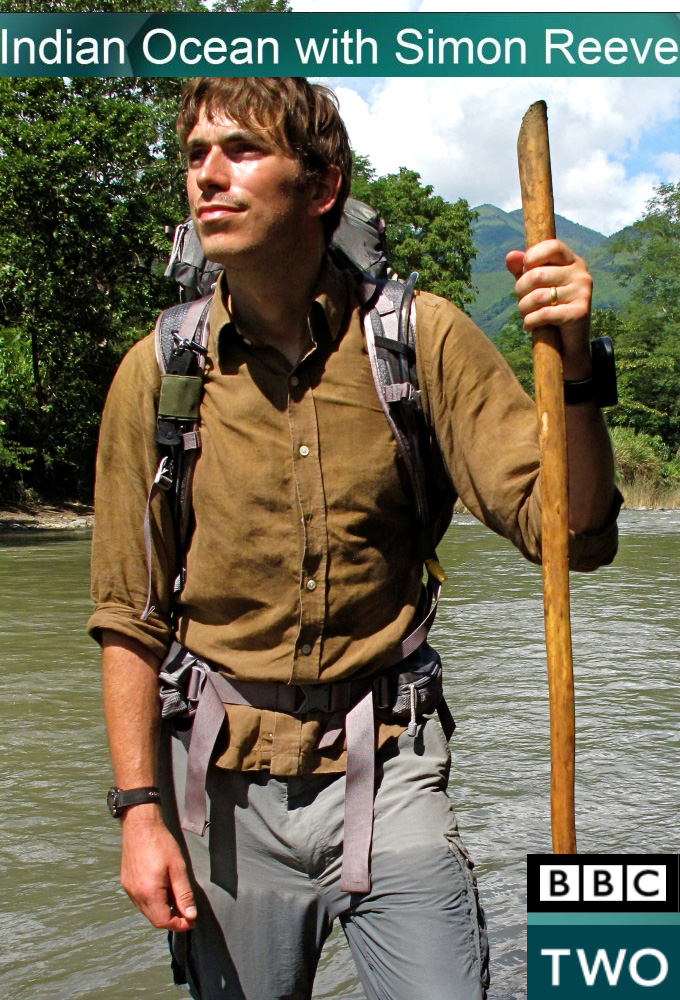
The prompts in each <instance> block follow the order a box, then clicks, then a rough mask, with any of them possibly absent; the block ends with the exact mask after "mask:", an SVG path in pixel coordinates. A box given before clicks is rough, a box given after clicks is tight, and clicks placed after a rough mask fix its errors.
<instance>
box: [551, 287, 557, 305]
mask: <svg viewBox="0 0 680 1000" xmlns="http://www.w3.org/2000/svg"><path fill="white" fill-rule="evenodd" d="M550 305H551V306H556V305H557V289H556V288H555V286H554V285H553V286H552V288H551V289H550Z"/></svg>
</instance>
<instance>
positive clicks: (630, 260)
mask: <svg viewBox="0 0 680 1000" xmlns="http://www.w3.org/2000/svg"><path fill="white" fill-rule="evenodd" d="M610 250H611V252H612V253H613V254H615V253H616V254H624V259H623V261H622V263H621V264H620V265H619V267H618V279H619V281H620V282H621V284H624V285H627V286H629V287H630V289H631V295H630V303H629V305H628V307H627V309H626V311H625V319H626V320H627V322H628V326H629V336H628V342H629V343H630V344H632V343H635V344H636V345H637V346H639V347H641V348H647V349H652V348H655V347H658V346H659V345H660V344H662V343H663V342H668V341H670V340H672V341H673V342H676V341H677V338H678V335H679V334H680V183H678V184H661V185H660V186H659V187H658V188H656V190H655V194H654V197H653V198H652V199H651V200H650V201H649V202H648V203H647V210H646V212H645V215H644V216H643V218H642V219H640V220H638V221H637V222H636V223H634V225H632V226H631V227H629V229H627V230H624V232H623V233H622V234H621V236H620V237H619V238H618V239H617V240H615V241H614V242H613V243H612V245H611V247H610Z"/></svg>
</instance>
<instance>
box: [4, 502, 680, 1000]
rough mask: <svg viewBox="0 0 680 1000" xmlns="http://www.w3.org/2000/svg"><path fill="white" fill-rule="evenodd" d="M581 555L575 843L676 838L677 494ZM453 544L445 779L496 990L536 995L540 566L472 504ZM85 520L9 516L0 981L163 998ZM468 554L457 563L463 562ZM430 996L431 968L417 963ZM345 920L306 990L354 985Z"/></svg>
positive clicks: (576, 591) (545, 756) (496, 996)
mask: <svg viewBox="0 0 680 1000" xmlns="http://www.w3.org/2000/svg"><path fill="white" fill-rule="evenodd" d="M621 536H622V537H621V546H620V551H619V555H618V557H617V559H616V562H615V563H614V565H613V566H611V567H608V568H606V569H604V570H601V571H599V572H598V573H596V574H594V575H584V576H580V575H572V629H573V639H574V664H575V677H576V714H577V831H578V846H579V850H580V851H581V852H584V853H585V852H594V853H606V852H658V853H663V852H672V853H676V852H678V851H680V832H679V830H678V813H679V809H680V767H678V762H679V754H678V751H679V723H680V685H679V684H678V660H679V658H680V657H679V654H678V650H679V649H680V611H679V609H680V512H678V511H660V512H659V511H657V512H647V511H640V512H638V511H627V512H624V513H623V515H622V517H621ZM440 555H441V557H442V562H443V563H444V565H445V566H446V567H447V569H448V570H449V572H450V575H451V580H450V582H449V583H448V584H447V586H446V588H445V595H446V596H445V597H444V599H443V602H442V610H441V612H440V615H439V618H438V622H437V625H436V629H435V631H436V642H437V645H438V647H439V649H440V650H441V652H442V654H443V657H444V660H445V663H446V665H447V671H446V673H447V690H448V699H449V704H450V705H451V707H452V710H453V712H454V715H455V717H456V721H457V723H458V729H457V732H456V734H455V736H454V739H453V743H452V751H453V770H452V779H451V789H450V792H451V795H452V796H453V799H454V801H455V804H456V810H457V813H458V818H459V824H460V827H461V831H462V834H463V837H464V839H465V841H466V843H467V846H468V847H469V849H470V851H471V853H472V855H473V857H474V859H475V861H476V863H477V869H476V870H477V875H478V878H479V883H480V891H481V895H482V900H483V904H484V906H485V908H486V912H487V917H488V921H489V927H490V940H491V959H492V987H491V992H490V998H491V1000H522V998H524V997H525V996H526V969H525V934H526V920H525V892H524V885H525V873H524V858H525V855H526V854H527V853H536V852H542V853H550V851H551V846H550V822H549V753H548V707H547V682H546V677H545V673H546V671H545V660H544V649H543V635H542V629H543V621H542V600H541V582H540V571H539V570H538V569H537V568H535V567H532V566H530V565H528V564H527V563H525V562H524V561H523V560H522V559H521V557H520V556H518V554H517V553H516V552H514V550H512V548H511V547H510V546H509V545H508V543H506V542H504V541H502V540H501V539H498V538H496V537H495V536H494V535H492V534H491V533H490V532H489V531H488V530H486V529H483V528H482V527H480V526H479V525H478V524H477V523H476V522H475V521H474V520H473V519H472V518H469V517H456V518H455V521H454V524H453V525H452V527H451V530H450V531H449V533H448V535H447V537H446V539H445V542H444V543H443V545H442V547H441V550H440ZM88 560H89V538H88V536H87V535H86V534H77V533H74V534H70V535H65V534H63V533H58V534H49V533H33V534H28V533H27V534H20V535H16V534H15V535H12V536H11V537H8V536H7V535H5V536H0V653H1V655H2V665H3V669H2V672H1V674H0V706H1V708H0V713H1V714H2V726H1V727H0V869H1V870H2V893H1V894H0V935H1V938H2V942H3V947H2V949H1V950H0V982H1V983H2V986H3V989H2V997H3V998H6V1000H95V998H97V1000H132V998H136V997H144V998H145V1000H164V998H173V997H178V998H179V997H181V996H183V995H184V994H182V993H179V992H177V991H176V990H175V989H174V988H173V987H172V986H171V985H170V973H169V966H168V962H167V960H166V951H165V942H164V936H163V934H162V933H160V932H158V931H154V930H153V929H152V928H151V927H147V926H146V925H145V922H144V921H143V919H142V918H141V917H140V916H139V915H138V914H137V913H136V911H134V910H133V909H132V907H131V905H130V904H128V903H127V899H126V897H125V895H124V894H123V892H122V890H121V889H120V888H119V886H118V882H117V868H118V839H119V834H118V829H117V824H116V823H114V822H113V821H112V820H111V819H110V818H109V817H108V813H107V812H106V809H105V805H104V798H105V795H106V790H107V788H108V786H109V784H110V767H109V760H108V754H107V750H106V743H105V734H104V725H103V719H102V711H101V707H100V698H99V676H98V659H99V658H98V652H97V649H96V647H95V645H94V643H92V642H91V640H89V639H87V638H86V637H85V635H84V631H83V630H84V624H85V621H86V619H87V616H88V613H89V598H88ZM454 567H455V572H454ZM422 995H423V996H424V997H426V996H427V985H426V984H423V993H422ZM363 996H364V994H363V992H362V990H361V989H360V987H359V986H358V985H357V982H356V978H355V975H354V970H353V965H352V962H351V959H350V957H349V952H348V950H347V947H346V946H345V944H344V941H343V940H342V936H341V934H339V933H336V932H334V933H333V935H332V937H331V938H330V940H329V942H328V945H327V947H326V950H325V953H324V956H323V958H322V962H321V966H320V969H319V974H318V977H317V982H316V989H315V993H314V997H315V998H318V1000H321V998H325V1000H331V998H333V1000H338V998H347V1000H362V998H363Z"/></svg>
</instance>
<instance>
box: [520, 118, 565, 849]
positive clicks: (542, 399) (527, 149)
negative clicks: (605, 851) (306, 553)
mask: <svg viewBox="0 0 680 1000" xmlns="http://www.w3.org/2000/svg"><path fill="white" fill-rule="evenodd" d="M517 157H518V161H519V176H520V184H521V188H522V210H523V212H524V235H525V239H526V245H527V249H528V248H529V247H531V246H533V245H534V244H535V243H540V242H541V241H542V240H550V239H554V238H555V214H554V206H553V193H552V177H551V172H550V149H549V146H548V115H547V108H546V105H545V101H537V102H536V104H532V105H531V107H530V108H529V110H528V111H527V113H526V114H525V116H524V118H523V119H522V126H521V128H520V132H519V138H518V140H517ZM533 346H534V375H535V382H536V407H537V411H538V433H539V442H540V448H541V495H542V500H543V606H544V611H545V640H546V652H547V660H548V690H549V695H550V816H551V824H552V842H553V853H554V854H575V853H576V829H575V825H574V748H575V732H574V730H575V721H574V675H573V668H572V659H571V628H570V621H569V569H568V541H569V521H568V516H569V510H568V494H567V441H566V424H565V417H564V387H563V380H562V357H561V354H560V334H559V330H558V329H557V328H556V327H554V326H544V327H541V328H540V329H538V330H536V331H535V333H534V335H533Z"/></svg>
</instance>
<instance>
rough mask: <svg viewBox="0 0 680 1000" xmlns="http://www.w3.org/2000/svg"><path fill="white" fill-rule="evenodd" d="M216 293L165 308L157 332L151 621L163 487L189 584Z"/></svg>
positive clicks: (181, 572) (180, 568)
mask: <svg viewBox="0 0 680 1000" xmlns="http://www.w3.org/2000/svg"><path fill="white" fill-rule="evenodd" d="M211 299H212V296H210V295H208V296H205V297H204V298H202V299H197V300H195V301H193V302H183V303H181V304H180V305H177V306H172V307H171V308H170V309H165V310H163V312H162V313H161V314H160V316H159V317H158V319H157V320H156V327H155V331H154V337H155V346H156V360H157V362H158V368H159V370H160V373H161V392H160V397H159V400H158V414H157V420H156V442H157V444H158V447H159V452H160V460H159V463H158V469H157V471H156V476H155V478H154V481H153V483H152V485H151V489H150V490H149V495H148V498H147V503H146V511H145V513H144V545H145V549H146V562H147V570H148V589H147V602H146V607H145V608H144V611H143V612H142V615H141V617H142V620H144V621H145V620H146V619H147V618H148V616H149V615H150V614H151V612H152V611H153V610H154V609H153V606H152V605H151V598H152V580H151V520H150V511H151V501H152V500H153V498H154V496H155V495H156V493H158V492H159V491H160V490H163V491H164V492H166V493H167V494H168V498H169V500H170V506H171V510H172V515H173V524H174V531H175V549H176V552H177V563H178V564H177V578H176V580H175V585H174V590H175V593H178V592H179V591H180V590H181V589H182V587H183V586H184V579H185V576H186V566H185V563H186V545H187V539H188V534H189V523H190V520H191V482H192V478H193V471H194V465H195V462H196V458H197V456H198V452H199V450H200V446H201V436H200V430H199V422H200V406H201V393H202V388H203V371H204V368H205V356H206V353H207V347H208V313H209V311H210V302H211Z"/></svg>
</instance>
